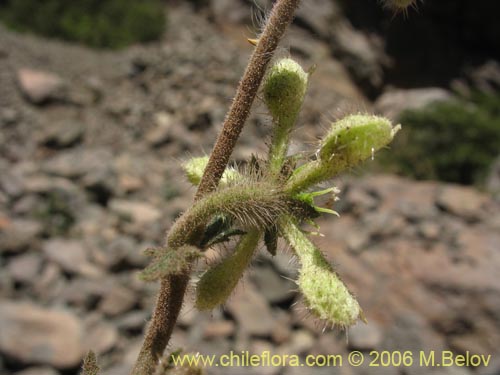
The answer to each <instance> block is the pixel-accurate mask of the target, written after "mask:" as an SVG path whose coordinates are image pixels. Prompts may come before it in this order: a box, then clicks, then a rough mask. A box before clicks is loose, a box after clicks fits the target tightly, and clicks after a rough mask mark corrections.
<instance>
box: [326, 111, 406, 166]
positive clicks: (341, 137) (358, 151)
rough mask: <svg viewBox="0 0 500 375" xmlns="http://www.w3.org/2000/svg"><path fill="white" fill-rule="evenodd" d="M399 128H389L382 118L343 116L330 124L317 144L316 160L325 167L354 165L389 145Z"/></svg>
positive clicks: (385, 120)
mask: <svg viewBox="0 0 500 375" xmlns="http://www.w3.org/2000/svg"><path fill="white" fill-rule="evenodd" d="M400 127H401V126H400V125H398V126H396V127H394V128H393V127H392V124H391V122H390V121H389V120H388V119H386V118H384V117H379V116H373V115H362V114H357V115H350V116H347V117H345V118H343V119H342V120H339V121H337V122H334V123H333V124H332V127H331V129H330V132H329V133H328V134H327V135H326V137H325V138H324V139H323V142H322V144H321V148H320V151H319V156H320V159H321V161H322V163H323V164H325V165H330V164H333V165H338V164H346V165H348V166H352V165H355V164H358V163H359V162H360V161H362V160H365V159H367V158H369V157H371V156H372V155H373V153H374V152H375V151H377V150H379V149H380V148H382V147H384V146H386V145H387V144H388V143H390V142H391V141H392V138H393V137H394V135H395V134H396V132H397V131H398V130H399V129H400ZM332 162H333V163H332ZM335 168H338V167H335Z"/></svg>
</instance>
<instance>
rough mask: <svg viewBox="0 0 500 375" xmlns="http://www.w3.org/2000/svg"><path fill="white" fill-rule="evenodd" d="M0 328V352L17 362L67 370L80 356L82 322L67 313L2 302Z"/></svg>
mask: <svg viewBox="0 0 500 375" xmlns="http://www.w3.org/2000/svg"><path fill="white" fill-rule="evenodd" d="M0 327H2V329H1V330H0V352H1V353H2V354H3V355H6V356H8V357H11V358H14V359H15V360H17V361H19V362H21V363H25V364H36V363H41V364H48V365H51V366H54V367H57V368H70V367H74V366H77V365H78V364H79V363H80V360H81V359H82V357H83V354H84V348H83V346H82V339H83V334H84V332H83V326H82V323H81V322H80V320H78V318H76V317H75V316H74V315H73V314H71V313H69V312H67V311H58V310H47V309H44V308H41V307H39V306H36V305H33V304H31V303H18V302H9V301H4V302H2V304H0Z"/></svg>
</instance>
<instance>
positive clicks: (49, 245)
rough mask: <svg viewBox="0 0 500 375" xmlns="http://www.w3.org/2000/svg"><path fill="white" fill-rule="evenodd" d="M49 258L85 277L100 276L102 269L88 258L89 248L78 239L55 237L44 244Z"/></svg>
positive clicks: (45, 252)
mask: <svg viewBox="0 0 500 375" xmlns="http://www.w3.org/2000/svg"><path fill="white" fill-rule="evenodd" d="M42 249H43V252H44V254H45V256H46V257H47V259H48V260H50V261H52V262H54V263H56V264H58V265H59V266H60V267H61V268H62V269H63V270H64V271H66V272H69V273H73V274H79V275H82V276H85V277H93V278H96V277H99V276H101V275H102V271H101V270H100V269H99V268H97V267H96V266H94V265H93V264H92V263H90V261H89V260H88V257H87V254H88V250H87V249H86V248H85V247H84V246H83V244H82V243H81V242H79V241H76V240H62V239H53V240H48V241H46V242H45V243H44V244H43V246H42Z"/></svg>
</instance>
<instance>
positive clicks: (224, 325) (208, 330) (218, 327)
mask: <svg viewBox="0 0 500 375" xmlns="http://www.w3.org/2000/svg"><path fill="white" fill-rule="evenodd" d="M234 332H235V324H234V322H233V321H231V320H215V321H208V322H207V324H206V325H205V327H204V329H203V338H204V339H208V340H212V339H216V338H219V337H228V336H232V335H233V334H234Z"/></svg>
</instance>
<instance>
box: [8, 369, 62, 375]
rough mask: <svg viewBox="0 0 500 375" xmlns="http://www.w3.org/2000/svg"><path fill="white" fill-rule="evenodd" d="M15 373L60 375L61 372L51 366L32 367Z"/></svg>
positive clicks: (19, 374)
mask: <svg viewBox="0 0 500 375" xmlns="http://www.w3.org/2000/svg"><path fill="white" fill-rule="evenodd" d="M14 375H59V373H58V372H57V371H56V370H54V369H53V368H51V367H30V368H28V369H26V370H23V371H19V372H16V373H15V374H14Z"/></svg>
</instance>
